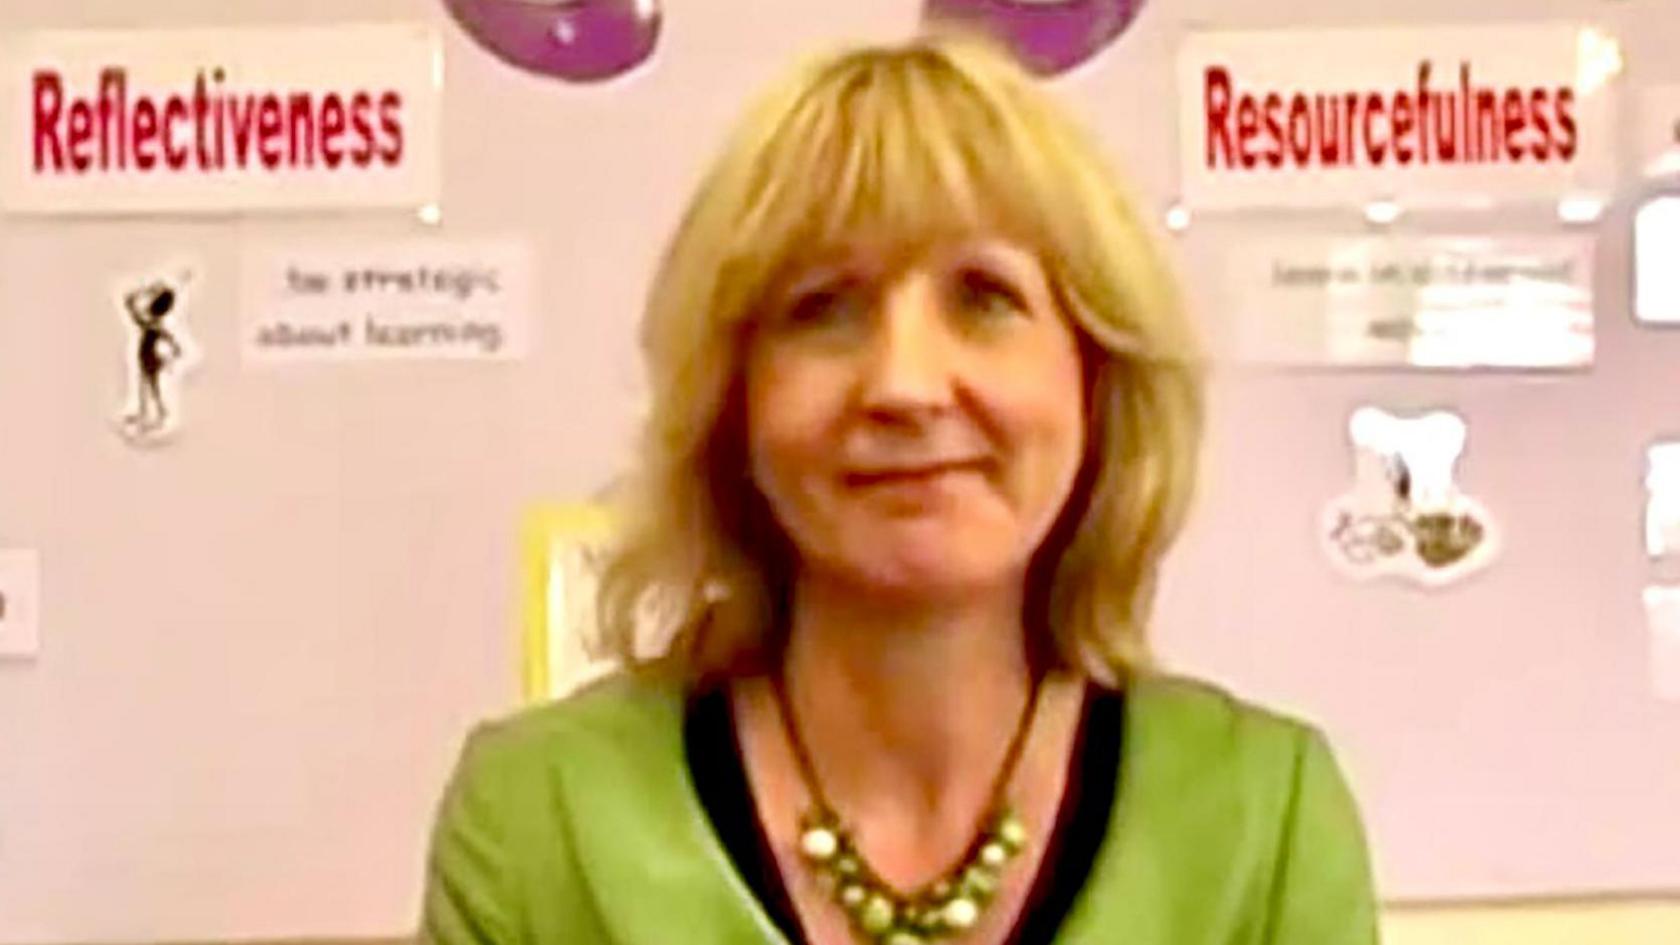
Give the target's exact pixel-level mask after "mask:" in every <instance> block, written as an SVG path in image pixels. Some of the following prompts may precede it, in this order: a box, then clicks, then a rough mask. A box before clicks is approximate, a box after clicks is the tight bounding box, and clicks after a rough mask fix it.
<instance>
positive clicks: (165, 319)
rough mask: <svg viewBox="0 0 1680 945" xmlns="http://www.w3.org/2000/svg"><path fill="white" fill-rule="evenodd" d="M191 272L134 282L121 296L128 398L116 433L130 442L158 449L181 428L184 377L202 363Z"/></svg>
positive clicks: (184, 271)
mask: <svg viewBox="0 0 1680 945" xmlns="http://www.w3.org/2000/svg"><path fill="white" fill-rule="evenodd" d="M192 282H193V273H192V271H191V270H190V269H179V270H176V271H175V272H174V273H173V274H172V275H167V276H161V277H149V278H144V279H136V280H131V281H130V282H128V283H126V284H125V285H124V287H123V288H122V289H121V290H120V293H119V294H120V296H121V298H120V302H119V306H120V315H121V318H122V319H123V322H124V324H126V325H127V326H128V345H127V349H126V358H127V361H128V378H129V382H128V397H127V400H126V402H125V404H124V407H123V411H122V415H121V417H120V418H119V419H118V421H117V427H118V429H119V430H120V431H121V433H122V435H123V436H124V438H126V439H127V440H128V441H129V442H131V443H135V444H137V445H140V444H150V443H157V442H161V441H163V440H166V439H168V438H169V437H171V436H173V435H174V434H175V433H176V432H177V431H178V430H179V429H180V426H181V377H182V375H184V374H185V373H186V372H187V371H189V370H190V369H191V368H192V367H193V366H194V365H195V364H196V363H197V360H198V357H197V349H196V348H195V346H194V345H193V343H192V340H191V337H190V335H189V334H188V329H187V324H186V317H185V316H186V313H185V309H186V295H187V289H188V287H189V286H190V285H191V284H192Z"/></svg>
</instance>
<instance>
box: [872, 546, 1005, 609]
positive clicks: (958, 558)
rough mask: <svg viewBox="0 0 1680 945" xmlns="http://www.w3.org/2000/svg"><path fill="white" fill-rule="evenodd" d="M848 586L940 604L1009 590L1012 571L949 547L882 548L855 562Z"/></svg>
mask: <svg viewBox="0 0 1680 945" xmlns="http://www.w3.org/2000/svg"><path fill="white" fill-rule="evenodd" d="M846 570H847V571H849V572H850V575H849V577H850V581H849V582H848V583H853V584H856V585H857V586H858V588H859V590H860V591H861V592H864V593H870V594H872V595H880V596H882V597H886V598H894V599H906V600H937V599H946V598H953V597H960V596H965V595H973V594H976V593H980V592H983V591H985V590H988V589H991V588H998V587H1003V586H1006V585H1007V584H1008V582H1009V580H1010V574H1011V573H1012V571H1011V570H1010V569H1009V568H1007V567H1005V566H1003V565H1001V564H998V563H990V562H982V561H976V560H972V559H970V558H968V557H967V556H965V555H963V554H961V553H959V552H957V551H955V550H954V549H952V548H950V547H941V548H938V549H935V550H931V551H927V552H922V551H920V550H918V549H905V548H896V549H895V548H892V547H883V548H881V549H879V551H877V552H876V553H874V554H871V555H869V556H868V557H867V558H863V559H861V560H858V561H855V562H853V564H852V565H851V567H848V568H847V569H846Z"/></svg>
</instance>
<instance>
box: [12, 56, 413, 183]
mask: <svg viewBox="0 0 1680 945" xmlns="http://www.w3.org/2000/svg"><path fill="white" fill-rule="evenodd" d="M441 56H442V52H441V48H440V47H439V45H438V39H437V36H436V35H435V33H434V32H433V31H432V30H431V29H430V28H429V27H425V26H351V25H346V26H334V27H327V28H310V29H275V28H270V27H265V28H263V29H250V30H169V31H165V30H137V31H98V32H34V33H23V34H19V35H17V36H14V37H12V38H9V39H7V40H4V41H3V42H0V207H3V208H4V209H7V210H13V211H21V212H29V213H64V214H87V213H92V214H103V213H225V212H228V211H236V210H294V209H318V208H368V207H402V208H414V207H419V206H424V205H427V204H430V203H434V202H435V201H436V200H437V196H438V180H439V161H440V154H439V138H438V134H439V99H440V86H441V83H442V67H441V62H442V60H441Z"/></svg>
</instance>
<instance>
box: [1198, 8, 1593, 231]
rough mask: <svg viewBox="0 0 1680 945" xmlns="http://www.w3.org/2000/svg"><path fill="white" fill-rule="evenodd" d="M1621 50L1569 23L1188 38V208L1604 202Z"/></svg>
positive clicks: (1211, 34) (1214, 34)
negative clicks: (1580, 198)
mask: <svg viewBox="0 0 1680 945" xmlns="http://www.w3.org/2000/svg"><path fill="white" fill-rule="evenodd" d="M1621 64H1622V63H1621V54H1620V51H1619V46H1618V45H1617V43H1616V41H1615V39H1613V38H1612V37H1611V36H1610V35H1608V34H1606V33H1604V32H1601V31H1599V30H1596V29H1591V28H1582V27H1580V26H1576V25H1572V24H1556V25H1544V24H1541V25H1530V24H1521V25H1517V24H1512V25H1502V26H1486V27H1466V26H1450V27H1448V26H1442V27H1437V28H1409V27H1407V26H1405V25H1403V24H1391V25H1389V26H1385V27H1383V28H1381V29H1368V30H1311V29H1299V30H1297V29H1291V30H1275V31H1256V32H1214V31H1209V32H1198V33H1193V34H1191V35H1190V36H1189V37H1188V38H1187V39H1186V40H1185V42H1184V44H1183V46H1182V47H1181V48H1180V51H1179V54H1178V96H1179V119H1178V120H1179V157H1180V171H1181V181H1182V187H1183V196H1184V199H1185V201H1186V202H1187V203H1189V204H1190V205H1191V206H1193V207H1196V208H1207V209H1233V208H1239V207H1256V206H1295V207H1299V206H1312V207H1325V206H1338V205H1341V206H1352V205H1358V204H1362V203H1365V202H1367V201H1371V200H1378V199H1386V200H1395V201H1398V202H1400V203H1401V204H1403V205H1406V206H1430V205H1435V206H1439V205H1447V206H1463V205H1474V204H1478V203H1482V202H1494V201H1512V200H1532V199H1551V200H1556V199H1559V198H1561V197H1563V196H1566V195H1568V194H1570V193H1576V192H1585V193H1592V194H1600V195H1602V194H1605V193H1608V192H1609V190H1610V188H1611V187H1612V186H1613V185H1614V182H1615V161H1614V150H1613V144H1614V139H1613V125H1612V124H1611V121H1612V117H1613V111H1612V109H1611V98H1610V95H1609V92H1610V89H1611V80H1612V79H1613V78H1614V77H1615V76H1616V74H1617V73H1618V72H1619V71H1620V70H1621Z"/></svg>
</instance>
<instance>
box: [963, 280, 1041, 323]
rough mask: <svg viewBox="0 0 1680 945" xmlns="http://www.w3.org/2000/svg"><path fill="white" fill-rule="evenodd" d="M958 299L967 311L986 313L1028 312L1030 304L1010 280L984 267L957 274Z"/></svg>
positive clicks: (988, 314) (979, 313)
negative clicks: (1028, 304)
mask: <svg viewBox="0 0 1680 945" xmlns="http://www.w3.org/2000/svg"><path fill="white" fill-rule="evenodd" d="M956 295H957V298H956V302H957V306H958V308H960V309H961V310H962V311H963V312H965V313H968V314H973V315H983V316H1003V315H1024V314H1026V312H1027V304H1026V301H1025V300H1024V299H1022V298H1021V293H1020V292H1018V291H1016V289H1015V287H1014V286H1012V285H1010V284H1009V283H1008V282H1007V281H1006V280H1004V279H1002V278H999V277H998V276H994V275H992V274H991V273H989V272H985V271H984V270H980V269H965V270H963V271H962V272H961V273H959V274H958V276H957V285H956Z"/></svg>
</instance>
